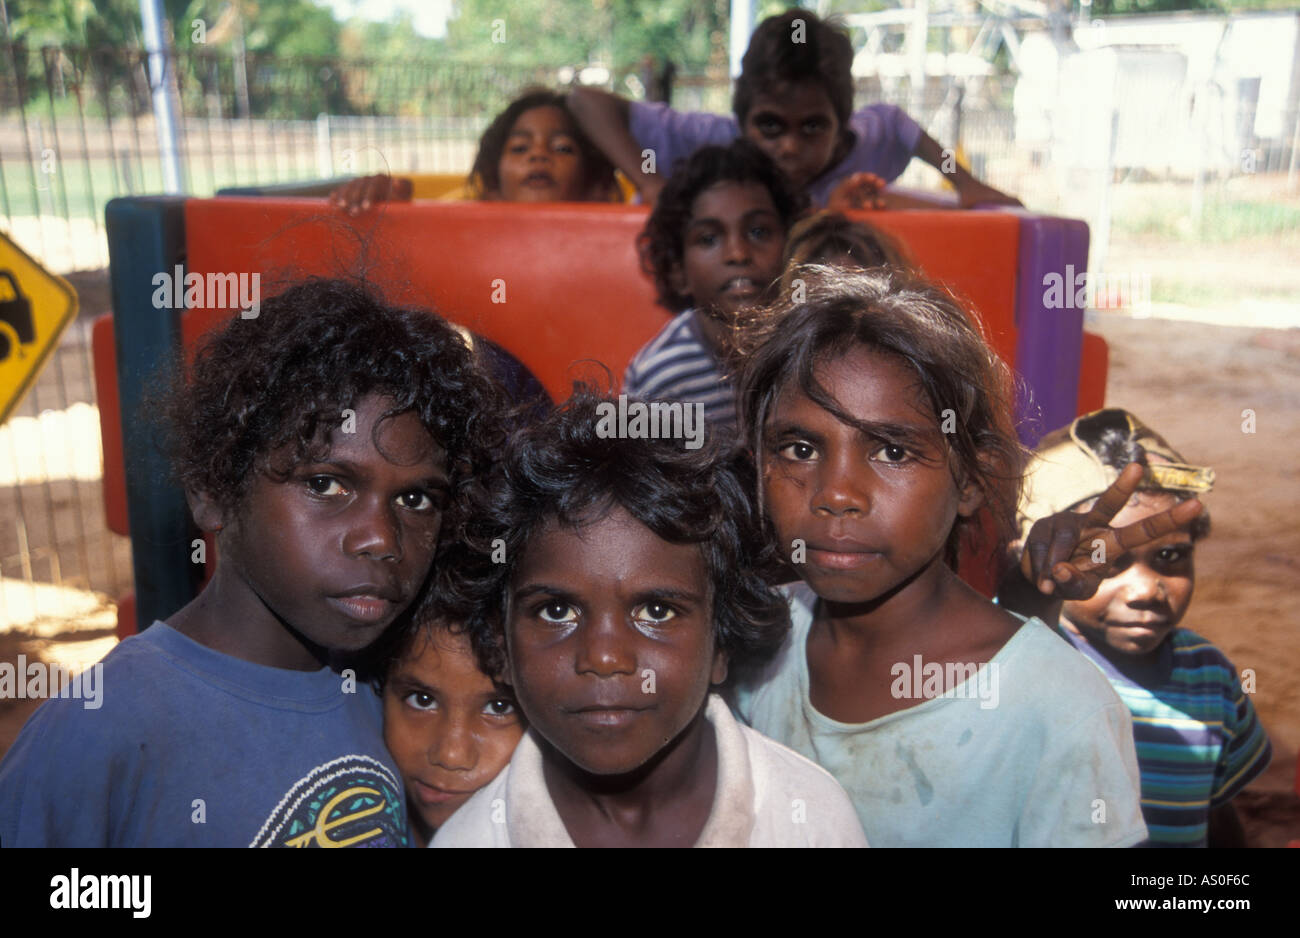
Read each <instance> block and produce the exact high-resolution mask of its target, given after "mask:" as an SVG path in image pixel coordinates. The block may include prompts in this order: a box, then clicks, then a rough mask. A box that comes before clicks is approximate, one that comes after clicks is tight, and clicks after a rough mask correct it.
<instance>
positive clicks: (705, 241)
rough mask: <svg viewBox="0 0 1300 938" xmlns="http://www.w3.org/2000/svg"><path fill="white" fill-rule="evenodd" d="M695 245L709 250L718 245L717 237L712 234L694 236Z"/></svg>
mask: <svg viewBox="0 0 1300 938" xmlns="http://www.w3.org/2000/svg"><path fill="white" fill-rule="evenodd" d="M695 243H696V244H698V245H700V247H706V248H711V247H713V245H715V244H717V243H718V236H717V235H715V234H712V233H706V234H698V235H696V236H695Z"/></svg>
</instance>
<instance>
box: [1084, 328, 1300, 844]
mask: <svg viewBox="0 0 1300 938" xmlns="http://www.w3.org/2000/svg"><path fill="white" fill-rule="evenodd" d="M1089 328H1090V329H1092V330H1093V331H1095V332H1099V333H1100V334H1101V335H1102V336H1103V337H1104V338H1105V339H1106V341H1107V342H1108V343H1109V345H1110V354H1111V360H1110V377H1109V381H1108V385H1107V394H1106V403H1107V404H1108V405H1113V406H1119V407H1125V408H1127V409H1129V410H1131V411H1133V412H1134V413H1136V414H1137V415H1138V416H1139V417H1141V418H1142V420H1143V421H1145V422H1146V423H1147V424H1149V425H1150V426H1152V427H1154V428H1155V429H1156V430H1158V431H1159V432H1160V433H1161V435H1163V436H1164V437H1165V438H1166V439H1168V440H1169V442H1170V443H1171V444H1172V445H1173V446H1174V447H1175V448H1176V449H1178V450H1179V451H1180V452H1181V453H1182V454H1183V456H1184V457H1185V458H1186V459H1187V460H1188V461H1189V462H1191V463H1193V464H1196V465H1208V466H1212V467H1213V468H1214V470H1215V472H1216V473H1217V474H1218V479H1217V482H1216V484H1215V488H1214V491H1213V492H1212V493H1210V494H1209V495H1208V496H1207V497H1206V498H1205V502H1206V505H1207V506H1208V508H1209V510H1210V517H1211V525H1212V527H1211V534H1210V537H1209V538H1208V539H1207V540H1206V541H1204V542H1203V543H1201V544H1199V545H1198V546H1197V549H1196V573H1197V577H1196V594H1195V598H1194V600H1193V602H1192V606H1191V609H1190V611H1189V612H1188V614H1187V618H1186V619H1185V620H1184V621H1183V624H1184V625H1185V626H1187V627H1188V628H1190V629H1192V630H1194V631H1196V632H1199V633H1200V634H1202V635H1204V636H1206V637H1207V638H1209V639H1211V640H1212V641H1213V642H1214V643H1215V644H1216V645H1218V646H1219V647H1220V648H1221V649H1223V651H1224V652H1225V653H1226V654H1227V655H1228V657H1229V658H1231V659H1232V661H1233V663H1234V664H1235V665H1236V666H1237V670H1238V672H1239V673H1241V672H1245V671H1247V669H1249V670H1251V671H1253V672H1254V676H1255V685H1256V693H1255V694H1254V696H1253V698H1252V699H1253V702H1254V704H1255V708H1256V709H1257V711H1258V712H1259V715H1260V718H1261V720H1262V721H1263V723H1264V727H1265V729H1266V730H1267V731H1268V734H1269V738H1270V739H1271V740H1272V743H1273V763H1272V765H1271V766H1270V768H1269V770H1268V771H1267V772H1266V773H1265V774H1264V775H1263V776H1262V777H1261V778H1259V779H1257V780H1256V781H1255V782H1254V783H1253V784H1252V785H1251V786H1249V787H1248V788H1247V790H1246V791H1244V792H1243V793H1242V794H1241V795H1240V796H1239V798H1238V799H1237V800H1236V802H1234V803H1235V804H1236V805H1237V808H1238V811H1239V812H1240V814H1241V815H1242V818H1243V821H1244V823H1245V825H1246V829H1247V834H1248V836H1249V837H1250V838H1251V840H1252V842H1253V843H1255V844H1257V845H1259V846H1274V847H1280V846H1285V845H1286V843H1287V842H1288V841H1289V840H1300V799H1297V796H1296V791H1295V787H1296V770H1297V766H1296V750H1297V747H1298V746H1300V617H1297V615H1296V611H1295V609H1294V608H1292V607H1291V605H1290V604H1291V603H1292V602H1295V601H1296V596H1297V593H1298V592H1300V461H1298V460H1297V456H1300V447H1297V441H1300V329H1290V330H1276V329H1234V328H1225V327H1219V326H1206V325H1197V324H1191V323H1181V322H1171V321H1168V320H1158V319H1137V320H1134V319H1124V318H1120V317H1118V316H1103V317H1102V318H1101V319H1100V320H1099V321H1098V322H1096V323H1094V324H1092V325H1090V326H1089ZM1247 412H1251V413H1253V417H1254V427H1253V429H1254V432H1245V430H1249V429H1251V427H1250V424H1249V420H1250V418H1251V413H1247ZM1243 414H1245V416H1243ZM1243 425H1244V429H1243Z"/></svg>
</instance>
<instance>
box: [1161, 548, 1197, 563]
mask: <svg viewBox="0 0 1300 938" xmlns="http://www.w3.org/2000/svg"><path fill="white" fill-rule="evenodd" d="M1191 555H1192V548H1190V547H1162V548H1160V551H1159V553H1157V554H1156V559H1157V560H1159V561H1160V562H1161V563H1163V564H1165V565H1166V566H1173V565H1174V564H1177V563H1181V562H1183V561H1185V560H1186V559H1187V558H1188V557H1190V556H1191Z"/></svg>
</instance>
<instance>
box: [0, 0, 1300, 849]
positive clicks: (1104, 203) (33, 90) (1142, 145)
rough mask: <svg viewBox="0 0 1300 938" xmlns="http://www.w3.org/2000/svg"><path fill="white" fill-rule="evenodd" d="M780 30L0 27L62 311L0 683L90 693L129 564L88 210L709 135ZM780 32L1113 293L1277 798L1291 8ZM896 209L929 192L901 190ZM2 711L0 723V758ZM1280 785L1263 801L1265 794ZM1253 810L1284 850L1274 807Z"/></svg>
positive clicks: (942, 12)
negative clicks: (1247, 432)
mask: <svg viewBox="0 0 1300 938" xmlns="http://www.w3.org/2000/svg"><path fill="white" fill-rule="evenodd" d="M787 5H788V4H785V3H769V2H757V0H755V2H753V3H735V4H733V3H731V2H729V0H702V2H701V0H591V2H587V0H512V2H511V3H509V4H501V3H499V2H497V0H405V2H403V0H318V2H312V0H189V2H186V0H165V2H163V3H162V4H161V7H162V12H163V15H164V21H163V23H162V29H161V32H162V35H163V49H162V51H161V53H160V54H158V55H155V56H153V60H152V62H151V55H150V52H149V51H147V50H148V48H149V46H148V43H147V42H146V34H145V32H144V28H143V26H142V18H141V6H142V5H141V3H140V2H138V0H94V2H92V0H0V230H3V231H4V232H5V233H6V234H8V235H9V237H11V238H12V239H13V240H14V241H15V242H17V243H18V244H19V245H20V246H21V247H22V248H23V249H24V250H25V251H26V252H27V253H28V254H30V255H32V256H33V257H34V258H36V259H37V260H38V261H40V262H41V263H42V264H43V265H44V266H45V267H46V268H47V269H48V270H50V271H52V272H55V273H58V274H61V275H63V276H64V277H66V278H67V279H68V280H69V281H70V282H71V283H72V284H73V286H74V287H76V289H77V291H78V294H79V298H80V314H79V316H78V319H77V321H76V322H74V323H73V324H72V325H70V326H69V328H68V329H67V331H66V332H65V333H64V335H63V338H62V341H61V342H60V345H59V347H58V349H57V350H56V352H55V353H54V354H53V355H52V356H51V359H50V361H49V362H48V363H47V365H46V367H45V368H44V370H43V371H42V373H41V375H40V377H39V379H38V380H37V381H36V383H35V385H34V386H33V387H32V388H31V390H30V391H29V392H28V393H27V394H26V396H25V398H24V399H23V400H22V401H21V402H20V403H19V405H18V406H17V408H16V409H15V410H14V412H13V414H12V416H11V417H10V418H9V419H8V421H7V422H6V423H5V424H4V425H3V426H0V640H4V641H6V642H7V644H6V645H5V646H4V647H3V648H0V659H3V658H9V659H12V658H13V656H14V654H16V653H17V652H16V650H17V649H21V650H22V651H23V652H24V653H26V654H28V655H29V656H44V657H46V658H49V659H57V660H59V661H61V662H62V663H65V664H68V665H70V666H73V667H79V666H83V665H84V664H87V663H90V662H93V661H95V660H97V659H98V658H99V657H101V656H102V655H103V654H104V653H105V652H106V651H107V649H108V648H109V647H111V645H112V643H113V642H114V641H115V638H114V635H113V625H114V621H115V619H114V606H113V602H112V597H117V596H121V595H123V594H124V593H126V592H128V591H129V590H130V589H131V583H130V580H131V566H130V552H129V551H130V548H129V542H128V541H127V539H126V538H123V537H120V536H118V535H114V534H111V533H110V532H108V530H107V529H106V527H105V524H104V511H103V498H102V494H101V491H100V479H101V474H102V455H101V451H100V439H99V423H98V411H97V409H96V408H97V402H96V400H95V393H94V387H93V381H92V372H91V364H90V357H89V347H90V341H89V325H90V321H91V320H92V319H93V318H94V317H95V316H98V315H100V314H102V313H104V312H107V311H108V310H109V296H108V276H107V270H106V268H107V265H108V249H107V243H106V240H105V235H104V221H103V214H104V204H105V202H106V201H108V200H109V199H111V198H114V197H117V196H123V195H141V194H151V193H162V192H179V193H186V194H190V195H195V196H208V195H211V194H213V193H214V192H215V191H216V190H218V189H220V188H223V187H228V186H237V185H254V184H257V185H262V184H269V183H276V182H303V181H311V180H319V179H326V178H331V177H338V176H343V175H351V174H366V173H374V172H383V171H408V172H422V173H463V172H467V171H468V169H469V167H470V163H471V161H472V159H473V156H474V152H475V149H476V145H477V139H478V135H479V134H480V133H481V131H482V130H483V128H484V127H485V126H486V125H487V123H488V122H489V121H490V120H491V118H492V117H493V116H494V115H495V113H496V112H497V111H499V110H500V109H501V108H502V107H503V106H504V105H505V104H507V103H508V102H509V100H510V99H511V98H512V97H513V96H514V95H515V94H516V93H517V92H518V91H519V90H520V89H522V88H523V87H526V86H528V85H532V84H541V85H546V86H552V87H563V86H567V85H571V84H574V83H583V84H593V85H597V86H601V87H604V88H607V89H610V90H613V91H616V92H618V93H620V94H623V95H625V96H627V97H631V98H635V99H654V100H667V101H669V102H670V103H671V104H672V105H673V106H674V107H677V108H679V109H686V110H694V109H698V110H709V111H716V112H719V113H727V112H729V110H730V75H731V74H732V72H733V68H734V67H735V64H736V62H737V61H738V60H737V45H736V43H735V41H733V39H732V32H731V30H732V27H731V23H732V19H733V16H739V17H740V18H741V19H742V21H747V22H748V24H749V26H752V23H753V22H756V21H757V20H759V19H762V18H763V17H764V16H767V15H769V14H772V13H776V12H780V11H781V10H783V9H784V8H785V7H786V6H787ZM803 5H804V6H806V7H808V8H810V9H813V10H815V11H816V12H817V13H819V14H821V15H829V14H837V15H839V16H841V17H842V21H843V23H844V25H845V26H846V27H847V28H848V30H849V32H850V36H851V39H852V42H853V45H854V48H855V50H856V58H855V62H854V73H855V76H856V78H857V104H858V106H861V105H862V104H864V103H867V102H871V101H886V102H890V103H895V104H898V105H900V106H902V107H903V108H904V109H905V110H907V111H908V112H909V113H910V114H911V115H912V116H913V117H914V118H915V119H916V120H917V121H918V122H919V123H920V124H921V125H922V126H923V127H925V128H926V129H927V130H928V132H929V133H930V135H931V136H933V137H934V138H936V139H937V140H939V141H940V142H941V143H942V144H944V145H946V146H951V147H953V148H954V150H955V155H956V157H957V158H958V159H960V160H962V161H964V162H966V163H967V164H968V165H969V166H970V167H971V169H972V170H973V171H974V172H975V174H976V175H977V176H979V177H980V178H982V179H985V180H986V181H987V182H989V183H990V184H992V185H994V186H996V187H997V188H999V189H1002V190H1003V191H1006V192H1010V193H1013V194H1016V195H1017V196H1018V197H1019V198H1020V199H1021V200H1022V201H1023V202H1024V203H1025V205H1026V207H1027V208H1029V209H1030V210H1032V211H1035V212H1039V213H1044V214H1059V215H1066V216H1072V217H1077V218H1082V219H1084V220H1085V221H1087V222H1088V224H1089V226H1090V229H1091V232H1092V247H1091V257H1090V262H1089V274H1090V276H1091V277H1094V278H1095V277H1098V276H1100V277H1104V282H1105V283H1106V284H1107V285H1108V287H1109V288H1108V289H1105V290H1101V291H1098V293H1097V295H1096V297H1095V298H1094V300H1093V302H1094V306H1095V307H1096V308H1095V309H1093V310H1090V313H1089V320H1090V326H1089V327H1090V328H1093V329H1094V330H1095V331H1099V332H1101V333H1102V334H1103V335H1104V336H1105V337H1106V338H1107V340H1108V341H1109V342H1110V343H1111V346H1112V362H1111V384H1110V395H1109V397H1108V403H1111V404H1115V405H1117V406H1125V407H1129V408H1130V409H1132V410H1134V411H1136V412H1137V413H1139V414H1140V415H1141V416H1142V417H1143V419H1145V420H1147V422H1149V423H1151V424H1152V425H1154V426H1156V427H1157V428H1158V429H1160V430H1161V432H1162V433H1164V434H1165V435H1166V436H1168V437H1169V438H1170V439H1171V440H1172V441H1174V443H1175V445H1176V446H1179V447H1180V448H1182V449H1184V451H1185V453H1186V454H1187V455H1188V458H1189V459H1192V460H1193V461H1197V460H1200V461H1202V462H1206V463H1209V464H1211V465H1214V466H1216V468H1217V469H1218V471H1219V477H1220V479H1221V483H1220V488H1219V491H1218V492H1216V495H1215V497H1216V498H1218V499H1220V501H1218V502H1216V503H1214V504H1215V505H1216V507H1215V508H1214V510H1215V512H1216V514H1215V525H1216V529H1215V537H1214V538H1212V539H1211V540H1210V542H1208V544H1207V547H1206V549H1205V552H1204V560H1203V564H1202V577H1201V589H1200V590H1198V601H1197V604H1196V605H1195V606H1194V607H1193V614H1192V618H1193V619H1195V620H1196V621H1195V622H1189V623H1188V624H1190V625H1191V626H1192V627H1194V628H1198V629H1202V630H1204V631H1206V632H1207V633H1208V634H1209V635H1210V636H1211V637H1212V638H1213V639H1214V640H1215V641H1216V642H1217V643H1218V644H1220V645H1221V647H1224V648H1225V650H1226V651H1227V652H1228V653H1229V655H1230V656H1231V657H1233V658H1234V660H1236V661H1237V663H1238V665H1239V666H1242V667H1245V666H1248V665H1250V664H1254V665H1255V667H1257V668H1258V669H1259V674H1260V698H1259V700H1258V701H1257V706H1258V707H1259V709H1260V712H1261V714H1262V716H1263V717H1264V719H1265V724H1266V726H1267V727H1268V728H1269V729H1270V732H1271V733H1272V734H1273V736H1274V743H1275V746H1278V749H1279V753H1278V760H1279V762H1280V763H1283V764H1285V763H1286V762H1287V761H1288V760H1289V766H1290V768H1289V769H1288V771H1290V772H1292V773H1293V772H1294V767H1295V762H1296V760H1295V750H1296V745H1297V742H1300V714H1298V713H1297V712H1296V708H1297V707H1300V703H1296V702H1297V701H1300V687H1298V686H1297V680H1298V679H1297V678H1296V677H1295V676H1294V675H1295V674H1296V669H1295V668H1293V667H1290V666H1289V665H1288V664H1287V662H1288V661H1294V649H1295V647H1296V640H1297V623H1296V619H1295V615H1294V613H1293V612H1292V611H1291V598H1292V597H1293V596H1294V595H1295V589H1296V587H1298V586H1300V563H1298V562H1297V559H1296V558H1297V557H1298V556H1300V533H1297V526H1296V524H1295V522H1294V521H1287V520H1285V519H1288V518H1295V517H1300V511H1290V509H1291V508H1292V507H1294V508H1298V509H1300V504H1297V498H1298V497H1300V496H1297V494H1296V493H1297V492H1300V487H1297V486H1296V482H1297V481H1300V479H1297V474H1298V473H1297V471H1296V470H1295V469H1294V468H1292V467H1293V465H1294V459H1295V449H1296V448H1295V445H1294V442H1293V441H1294V440H1295V439H1296V435H1297V434H1300V416H1298V415H1300V407H1298V406H1297V404H1300V400H1298V399H1297V395H1298V394H1300V382H1297V381H1296V378H1298V377H1300V340H1298V339H1297V334H1298V333H1297V330H1296V328H1295V327H1300V264H1297V263H1296V258H1298V257H1300V12H1298V11H1297V10H1296V9H1294V7H1295V3H1294V2H1293V0H1291V2H1288V0H1249V2H1236V0H1096V2H1092V3H1087V2H1081V0H1051V2H1036V0H910V2H905V3H895V2H821V3H816V2H814V3H805V4H803ZM749 26H746V27H745V28H744V29H743V31H742V32H741V34H740V39H739V46H738V48H739V49H740V50H743V47H744V43H745V41H746V40H747V37H748V33H749ZM156 115H161V116H162V121H161V126H160V121H159V118H158V116H156ZM173 148H174V150H173ZM900 183H901V184H903V185H908V186H913V187H916V188H937V187H941V186H943V185H944V182H943V179H942V177H940V176H939V174H937V173H934V172H933V171H932V170H930V169H929V168H928V167H925V166H922V165H919V161H914V165H913V167H912V168H911V169H909V171H908V173H907V174H906V175H905V176H904V177H903V179H902V180H900ZM1244 408H1251V409H1253V410H1255V411H1256V412H1257V413H1258V414H1259V418H1258V419H1259V423H1260V430H1259V432H1258V434H1254V435H1252V436H1251V437H1243V434H1241V433H1240V432H1237V427H1238V424H1239V423H1240V420H1241V418H1240V416H1239V413H1240V412H1241V411H1242V410H1243V409H1244ZM1279 519H1283V520H1282V521H1279ZM1288 525H1289V526H1288ZM1243 623H1247V624H1252V623H1258V626H1257V627H1256V628H1253V629H1246V628H1245V627H1244V626H1243ZM1265 626H1267V628H1266V627H1265ZM1266 690H1267V691H1268V692H1269V693H1268V695H1267V697H1266V696H1265V691H1266ZM23 703H24V706H18V705H17V703H16V702H13V701H0V752H2V751H3V748H4V747H5V746H7V745H8V742H9V741H10V740H11V739H12V737H13V735H14V734H16V732H17V729H18V727H19V726H20V725H21V723H22V721H23V720H24V719H25V718H26V716H27V714H28V713H29V711H30V707H28V706H27V705H26V704H27V702H23ZM1275 765H1277V764H1276V763H1275ZM1274 774H1275V775H1276V778H1275V780H1274V781H1275V782H1276V784H1275V786H1274V787H1278V786H1280V787H1282V788H1286V787H1288V786H1289V785H1290V784H1292V783H1291V782H1290V781H1289V780H1287V779H1286V778H1285V777H1284V774H1285V773H1283V772H1282V771H1281V769H1279V771H1278V772H1277V773H1274ZM1292 801H1294V798H1293V799H1292ZM1270 810H1272V811H1274V813H1276V812H1277V811H1283V812H1285V811H1292V812H1293V816H1291V815H1289V816H1290V817H1292V822H1295V823H1300V812H1297V811H1295V809H1294V807H1293V806H1292V807H1283V808H1279V807H1277V805H1273V806H1272V807H1271V808H1270ZM1288 823H1291V822H1288ZM1294 826H1295V824H1293V827H1294ZM1278 836H1281V835H1278ZM1291 836H1300V829H1297V830H1295V832H1294V833H1293V834H1292V835H1291Z"/></svg>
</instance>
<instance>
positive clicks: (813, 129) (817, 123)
mask: <svg viewBox="0 0 1300 938" xmlns="http://www.w3.org/2000/svg"><path fill="white" fill-rule="evenodd" d="M827 127H828V125H827V123H826V121H824V120H812V121H804V125H803V132H804V135H805V136H808V137H815V136H817V135H818V134H824V133H826V130H827Z"/></svg>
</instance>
